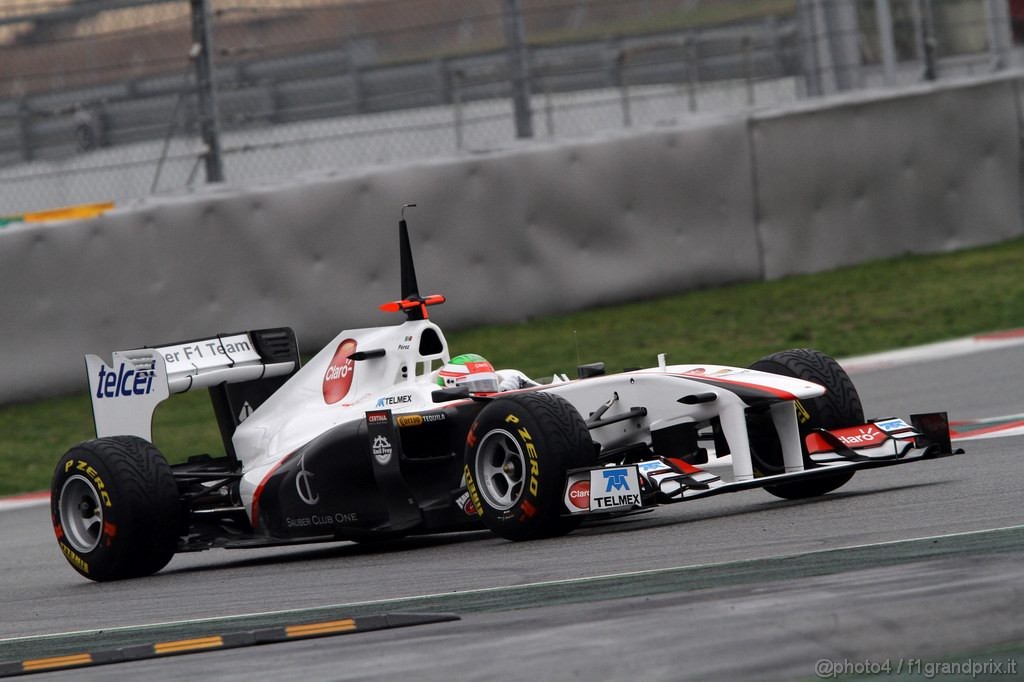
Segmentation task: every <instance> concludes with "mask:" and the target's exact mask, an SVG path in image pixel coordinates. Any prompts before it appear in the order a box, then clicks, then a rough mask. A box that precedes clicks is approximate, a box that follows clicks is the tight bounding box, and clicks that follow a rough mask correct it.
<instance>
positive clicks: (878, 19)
mask: <svg viewBox="0 0 1024 682" xmlns="http://www.w3.org/2000/svg"><path fill="white" fill-rule="evenodd" d="M875 23H876V24H877V27H878V45H879V47H880V48H881V50H882V72H883V73H884V74H885V84H886V85H889V86H892V85H895V84H896V39H895V37H894V32H893V26H892V0H875Z"/></svg>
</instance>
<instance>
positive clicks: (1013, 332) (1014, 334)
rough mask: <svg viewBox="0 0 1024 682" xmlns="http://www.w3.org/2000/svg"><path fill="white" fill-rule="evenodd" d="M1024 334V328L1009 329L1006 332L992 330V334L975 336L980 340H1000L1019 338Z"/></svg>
mask: <svg viewBox="0 0 1024 682" xmlns="http://www.w3.org/2000/svg"><path fill="white" fill-rule="evenodd" d="M1022 336H1024V329H1009V330H1007V331H1004V332H992V333H990V334H979V335H978V336H975V337H974V338H975V339H977V340H978V341H998V340H999V339H1018V338H1020V337H1022Z"/></svg>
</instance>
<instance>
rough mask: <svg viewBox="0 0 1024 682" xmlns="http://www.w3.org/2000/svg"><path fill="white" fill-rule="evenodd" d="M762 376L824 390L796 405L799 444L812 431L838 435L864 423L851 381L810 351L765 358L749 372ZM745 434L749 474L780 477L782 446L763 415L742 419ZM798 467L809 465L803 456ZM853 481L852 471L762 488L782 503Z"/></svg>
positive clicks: (824, 357)
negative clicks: (791, 379)
mask: <svg viewBox="0 0 1024 682" xmlns="http://www.w3.org/2000/svg"><path fill="white" fill-rule="evenodd" d="M750 368H751V369H756V370H759V371H762V372H771V373H773V374H781V375H783V376H788V377H795V378H797V379H804V380H805V381H813V382H814V383H816V384H821V385H822V386H824V387H825V389H826V391H825V393H824V395H821V396H818V397H817V398H813V399H811V400H799V401H797V417H798V418H799V420H800V436H801V441H803V440H804V439H805V437H806V436H807V434H809V433H810V432H811V431H812V430H813V429H816V428H822V429H838V428H842V427H844V426H854V425H856V424H863V423H864V409H863V407H862V406H861V403H860V396H859V395H857V389H856V387H855V386H854V385H853V381H852V380H851V379H850V376H849V375H848V374H847V373H846V370H844V369H843V368H842V367H841V366H840V365H839V363H838V362H836V361H835V360H833V359H832V358H830V357H829V356H827V355H825V354H824V353H821V352H819V351H816V350H810V349H807V348H797V349H793V350H785V351H781V352H778V353H773V354H771V355H768V356H765V357H763V358H761V359H760V360H758V361H757V362H755V363H754V364H753V365H751V366H750ZM747 428H748V430H749V432H750V444H751V456H752V458H753V461H754V469H755V470H756V471H757V472H758V473H760V474H762V475H765V476H768V475H771V474H779V473H782V472H783V471H785V468H784V467H783V464H782V446H781V445H780V444H779V437H778V434H777V433H776V431H775V426H774V425H773V424H772V420H771V416H770V415H768V413H767V412H763V413H759V414H751V415H749V416H748V417H747ZM804 466H805V467H807V468H812V467H813V466H814V463H813V462H811V459H810V457H809V456H808V455H807V453H806V449H805V452H804ZM851 478H853V472H852V471H844V472H841V473H836V474H835V475H833V476H824V477H822V478H815V479H811V480H808V481H795V482H793V483H782V484H780V485H772V486H767V487H765V490H767V491H768V492H769V493H771V494H772V495H775V496H776V497H781V498H783V499H787V500H799V499H804V498H807V497H817V496H818V495H824V494H825V493H829V492H832V491H833V490H836V489H837V488H840V487H841V486H843V485H845V484H846V483H847V482H848V481H849V480H850V479H851Z"/></svg>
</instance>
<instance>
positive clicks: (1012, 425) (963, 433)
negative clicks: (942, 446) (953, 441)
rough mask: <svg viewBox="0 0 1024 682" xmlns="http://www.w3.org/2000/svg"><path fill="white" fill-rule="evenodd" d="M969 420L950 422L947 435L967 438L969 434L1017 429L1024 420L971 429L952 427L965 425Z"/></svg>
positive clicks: (977, 434)
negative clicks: (958, 429) (960, 429)
mask: <svg viewBox="0 0 1024 682" xmlns="http://www.w3.org/2000/svg"><path fill="white" fill-rule="evenodd" d="M970 423H971V422H951V423H950V430H949V435H950V436H955V437H958V438H967V437H970V436H984V435H987V434H990V433H999V432H1000V431H1009V430H1010V429H1019V428H1020V427H1022V426H1024V421H1015V422H1008V423H1006V424H993V425H992V426H983V427H981V428H980V429H971V430H969V431H956V430H954V429H953V428H952V427H953V426H954V425H967V424H970Z"/></svg>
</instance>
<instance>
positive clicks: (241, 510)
mask: <svg viewBox="0 0 1024 682" xmlns="http://www.w3.org/2000/svg"><path fill="white" fill-rule="evenodd" d="M403 210H404V209H403ZM399 247H400V259H401V280H402V282H401V285H402V288H401V298H400V300H398V301H394V302H391V303H387V304H385V305H383V306H381V308H382V309H383V310H385V311H391V312H400V313H403V314H404V315H405V316H406V321H405V322H404V323H402V324H400V325H397V326H387V327H379V328H369V329H355V330H346V331H343V332H341V333H340V334H339V335H338V336H337V337H336V338H335V339H334V340H333V341H331V342H330V344H328V346H327V347H326V348H324V349H323V350H322V351H321V352H320V353H319V354H317V355H316V356H315V357H313V358H312V360H310V361H309V362H308V364H306V365H305V366H304V367H301V368H300V358H299V354H298V351H297V346H296V341H295V335H294V334H293V333H292V331H291V330H290V329H287V328H279V329H258V330H253V331H247V332H242V333H235V334H223V335H218V336H216V337H213V338H204V339H199V340H193V341H186V342H180V343H174V344H167V345H162V346H157V347H147V348H142V349H136V350H129V351H122V352H115V353H114V354H113V358H112V361H111V363H110V364H109V365H108V364H107V363H106V362H104V360H102V359H101V358H99V357H97V356H94V355H88V356H86V367H87V371H88V376H89V386H90V392H91V397H92V406H93V414H94V419H95V425H96V436H97V437H96V439H95V440H90V441H87V442H84V443H81V444H79V445H76V446H74V447H72V448H71V449H70V450H69V451H68V452H67V453H66V454H65V455H64V456H63V457H62V458H61V459H60V461H59V463H58V464H57V467H56V470H55V472H54V477H53V482H52V486H51V510H52V519H53V527H54V531H55V533H56V536H57V542H58V544H59V546H60V549H61V552H62V553H63V554H64V556H65V557H66V558H67V560H68V562H69V563H70V564H71V566H72V567H74V569H75V570H77V571H78V572H79V573H81V574H82V575H83V576H85V577H87V578H90V579H92V580H97V581H105V580H114V579H121V578H131V577H138V576H145V575H149V574H152V573H155V572H157V571H159V570H160V569H161V568H163V567H164V566H165V565H166V564H167V563H168V562H169V561H170V560H171V558H172V556H173V555H174V554H175V553H176V552H187V551H198V550H205V549H208V548H213V547H224V548H244V547H267V546H275V545H286V544H292V543H309V542H321V541H336V540H353V541H365V540H372V539H378V538H394V537H399V536H403V535H407V534H414V533H431V532H449V531H458V530H479V529H483V528H489V529H491V530H492V531H493V532H495V533H497V534H498V535H500V536H502V537H504V538H508V539H510V540H530V539H534V538H542V537H551V536H557V535H561V534H565V533H568V532H570V531H572V530H573V529H574V528H576V527H577V526H579V525H580V523H581V522H583V521H585V520H588V521H599V520H602V519H608V518H614V517H616V516H621V515H625V514H632V513H638V512H642V511H648V510H649V509H650V508H651V507H655V506H657V505H660V504H666V503H672V502H678V501H684V500H692V499H697V498H702V497H708V496H711V495H717V494H722V493H727V492H734V491H740V490H747V489H751V488H764V489H765V490H767V491H768V492H770V493H772V494H774V495H777V496H779V497H783V498H804V497H812V496H817V495H822V494H825V493H827V492H830V491H832V490H835V489H837V488H839V487H840V486H842V485H843V484H845V483H846V482H847V481H849V480H850V478H851V477H852V476H853V474H854V472H855V471H857V470H859V469H866V468H874V467H881V466H890V465H896V464H904V463H907V462H914V461H920V460H923V459H929V458H934V457H940V456H945V455H952V454H957V453H954V452H953V450H952V448H951V445H950V439H949V429H948V422H947V420H946V416H945V414H944V413H932V414H924V415H915V416H913V417H911V418H910V421H909V422H908V421H904V420H903V419H901V418H897V417H888V418H885V419H874V420H865V418H864V414H863V410H862V407H861V403H860V399H859V397H858V395H857V391H856V389H855V388H854V385H853V383H852V382H851V381H850V378H849V377H848V376H847V374H846V373H845V372H844V371H843V369H842V368H841V367H840V366H839V364H838V363H836V362H835V361H834V360H833V359H831V358H830V357H828V356H826V355H824V354H822V353H819V352H817V351H813V350H806V349H797V350H788V351H783V352H780V353H775V354H773V355H770V356H768V357H766V358H764V359H762V360H760V361H759V362H757V363H755V364H754V365H753V366H752V367H751V368H747V369H744V368H737V367H725V366H720V365H709V364H699V365H693V364H690V365H668V364H666V361H665V357H664V356H663V355H661V356H659V357H658V364H657V366H654V367H651V368H647V369H638V370H632V371H624V372H622V373H618V374H605V373H604V371H603V367H602V366H601V365H600V363H596V364H592V365H584V366H581V367H579V368H578V378H575V379H572V380H570V379H569V377H567V376H565V375H556V376H554V377H552V379H551V381H550V383H545V384H537V383H535V382H533V381H532V380H530V379H529V378H528V377H526V376H525V375H523V374H522V373H521V372H518V371H516V370H501V371H497V372H494V374H495V375H496V378H497V379H500V386H496V385H489V386H487V387H486V389H485V388H482V387H481V386H474V385H473V384H470V383H467V382H461V381H460V377H459V376H458V373H454V374H452V373H447V374H446V373H445V371H444V368H445V367H447V366H448V365H447V363H449V361H450V360H451V357H450V355H449V351H448V345H447V342H446V341H445V338H444V335H443V334H442V332H441V329H440V328H439V327H438V326H437V325H436V324H434V323H433V322H432V321H431V320H430V319H428V307H430V306H433V305H436V304H440V303H443V302H444V297H442V296H437V295H434V296H422V295H420V293H419V287H418V284H417V281H416V273H415V269H414V265H413V257H412V249H411V247H410V242H409V234H408V227H407V224H406V222H405V220H404V217H403V219H402V220H401V221H400V223H399ZM487 369H490V368H487ZM439 377H441V379H442V382H441V384H443V385H439V383H438V378H439ZM200 388H206V389H208V390H209V392H210V396H211V399H212V402H213V407H214V413H215V416H216V419H217V421H218V425H219V428H220V432H221V435H222V437H223V444H224V453H223V454H222V455H221V456H217V457H214V456H211V455H209V454H197V455H195V456H192V457H190V458H189V459H188V461H187V462H185V463H182V464H177V465H174V466H170V465H168V463H167V461H166V459H165V458H164V456H163V455H162V454H161V453H160V451H159V450H158V449H157V448H156V446H154V445H153V444H152V442H151V441H152V436H151V428H152V427H151V424H152V415H153V411H154V410H155V408H156V406H157V405H158V404H159V403H160V402H161V401H163V400H165V399H167V398H168V397H169V396H170V395H171V394H178V393H183V392H186V391H192V390H196V389H200ZM499 388H502V389H506V390H498V389H499ZM958 452H959V451H958Z"/></svg>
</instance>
